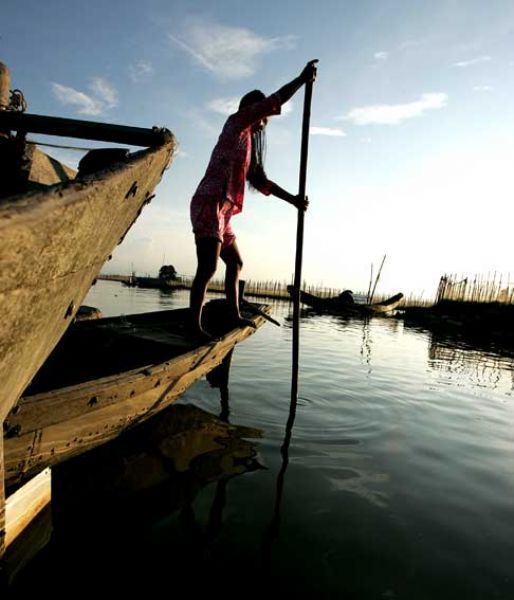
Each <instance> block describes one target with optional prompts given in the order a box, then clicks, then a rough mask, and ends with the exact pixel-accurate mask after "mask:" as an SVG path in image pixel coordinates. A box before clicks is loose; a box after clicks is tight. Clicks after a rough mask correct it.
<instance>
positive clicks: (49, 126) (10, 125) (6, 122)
mask: <svg viewBox="0 0 514 600" xmlns="http://www.w3.org/2000/svg"><path fill="white" fill-rule="evenodd" d="M0 131H21V132H25V133H29V132H30V133H42V134H45V135H58V136H62V137H69V138H80V139H86V140H97V141H101V142H113V143H116V144H128V145H130V146H143V147H155V146H162V145H163V144H165V143H166V142H168V141H170V140H172V139H173V134H172V133H171V132H170V131H169V130H168V129H164V128H158V127H154V128H152V129H145V128H143V127H128V126H126V125H113V124H110V123H97V122H95V121H80V120H78V119H63V118H61V117H46V116H42V115H31V114H28V113H21V112H14V111H0Z"/></svg>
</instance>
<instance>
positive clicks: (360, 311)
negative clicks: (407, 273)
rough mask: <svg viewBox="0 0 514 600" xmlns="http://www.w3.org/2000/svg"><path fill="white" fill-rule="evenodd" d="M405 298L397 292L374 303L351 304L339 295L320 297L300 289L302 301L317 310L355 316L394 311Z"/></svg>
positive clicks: (290, 289)
mask: <svg viewBox="0 0 514 600" xmlns="http://www.w3.org/2000/svg"><path fill="white" fill-rule="evenodd" d="M287 290H288V292H289V293H290V294H291V293H292V287H291V286H288V288H287ZM402 299H403V294H402V293H399V294H395V295H394V296H391V297H390V298H387V299H386V300H383V301H382V302H376V303H374V304H358V303H355V304H349V303H346V302H344V301H341V299H340V298H339V297H337V296H336V297H333V298H320V297H319V296H315V295H313V294H309V293H308V292H304V291H303V290H300V302H302V303H303V304H306V305H307V306H310V307H311V308H313V309H314V310H316V311H319V312H327V313H332V314H337V315H355V316H359V315H362V316H371V315H383V316H385V315H387V314H390V313H391V312H393V311H394V310H395V309H396V308H397V307H398V305H399V304H400V302H401V301H402Z"/></svg>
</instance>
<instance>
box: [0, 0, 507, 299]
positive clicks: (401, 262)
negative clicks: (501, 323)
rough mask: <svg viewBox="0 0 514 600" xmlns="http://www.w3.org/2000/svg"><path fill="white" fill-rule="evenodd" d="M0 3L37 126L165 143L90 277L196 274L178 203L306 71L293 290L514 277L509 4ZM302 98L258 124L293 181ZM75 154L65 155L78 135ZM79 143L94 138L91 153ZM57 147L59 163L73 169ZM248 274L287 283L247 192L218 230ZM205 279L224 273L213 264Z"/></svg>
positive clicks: (271, 206) (426, 285)
mask: <svg viewBox="0 0 514 600" xmlns="http://www.w3.org/2000/svg"><path fill="white" fill-rule="evenodd" d="M255 6H256V3H249V2H239V1H235V0H231V1H223V0H220V1H219V2H216V3H214V2H206V1H203V2H200V1H197V2H195V1H189V2H186V1H174V2H172V1H167V2H164V1H158V0H148V1H147V2H144V3H143V2H139V1H138V2H135V1H134V0H126V1H124V2H121V1H119V0H111V1H110V2H105V1H104V2H99V1H97V0H91V1H89V2H87V3H84V2H74V1H68V2H61V1H55V0H54V1H52V2H46V3H43V2H39V1H38V2H35V1H28V2H14V1H11V0H7V1H5V0H4V3H3V7H2V16H3V19H2V22H3V24H4V26H3V27H2V28H1V31H0V49H1V52H0V60H2V61H4V62H5V63H6V64H8V65H9V67H10V68H11V71H12V76H13V86H14V87H18V88H21V89H22V90H23V92H24V93H25V95H26V97H27V99H28V102H29V110H30V112H33V113H39V114H49V115H58V116H64V117H72V118H84V119H90V120H98V121H105V122H115V123H124V124H130V125H138V126H145V127H151V126H152V125H164V126H167V127H168V128H169V129H171V130H172V131H173V132H174V134H175V135H176V137H177V138H178V140H179V142H180V152H179V155H178V156H177V158H176V159H175V161H174V163H173V165H172V167H171V168H170V170H169V171H168V172H167V173H166V175H165V177H164V179H163V182H162V183H161V185H160V186H159V188H158V194H157V197H156V199H155V200H154V201H153V202H152V204H151V205H150V206H149V207H147V208H146V209H145V211H144V212H143V215H142V216H141V217H140V219H139V221H138V222H137V223H136V225H135V226H134V227H133V229H132V230H131V232H130V233H129V235H128V236H127V237H126V239H125V241H124V242H123V244H122V245H121V246H120V247H119V248H118V249H117V250H116V252H115V254H114V256H113V259H112V261H111V262H110V263H109V265H108V266H107V267H106V270H107V271H110V272H124V273H127V272H129V271H130V270H131V268H132V266H133V267H134V268H135V269H136V271H137V272H140V273H143V272H149V273H156V272H157V270H158V268H159V266H160V265H161V264H162V261H163V259H164V260H165V261H166V262H167V263H172V264H173V265H175V267H176V268H177V270H178V271H179V272H180V273H184V274H192V273H193V272H194V269H195V249H194V241H193V237H192V234H191V231H190V224H189V201H190V198H191V195H192V193H193V192H194V190H195V188H196V185H197V184H198V182H199V181H200V179H201V177H202V176H203V173H204V171H205V167H206V165H207V162H208V159H209V156H210V152H211V150H212V147H213V145H214V143H215V142H216V139H217V137H218V135H219V132H220V130H221V127H222V126H223V123H224V120H225V118H226V116H227V114H228V113H227V111H229V110H230V107H232V106H233V105H234V103H235V102H236V101H237V99H238V98H239V97H240V96H242V95H243V94H244V93H246V92H247V91H249V90H251V89H254V88H260V89H262V90H263V91H264V92H265V93H272V92H274V91H276V89H277V88H279V87H280V86H281V85H282V84H283V83H285V82H287V81H289V80H290V79H291V78H293V77H294V76H296V75H297V74H298V73H299V72H300V70H301V69H302V68H303V66H304V64H305V62H306V61H308V60H309V59H311V58H318V59H319V60H320V64H319V71H318V79H317V81H316V83H315V88H314V97H313V107H312V118H311V125H312V127H313V129H312V135H311V139H310V157H309V175H308V184H307V187H308V194H309V198H310V202H311V205H310V208H309V210H308V212H307V215H306V221H305V245H304V269H303V272H304V278H305V279H306V280H307V281H308V282H309V283H312V284H324V285H326V286H334V287H350V288H352V289H353V290H354V291H357V290H364V289H367V285H368V279H369V270H370V264H371V263H372V262H373V263H374V264H375V269H376V268H377V266H378V263H379V262H380V260H381V257H382V256H383V254H384V253H387V255H388V259H387V261H386V264H385V267H384V271H383V274H382V278H381V282H380V284H379V290H378V291H382V292H384V293H387V292H391V293H394V292H396V291H403V292H407V293H409V292H415V293H418V294H421V293H423V294H424V295H425V296H430V295H432V294H433V293H434V292H435V288H436V285H437V282H438V279H439V276H440V275H441V274H443V273H444V272H452V273H453V272H458V273H472V274H474V273H478V272H481V273H484V272H485V273H487V272H493V271H498V272H499V273H503V274H504V276H505V277H506V276H507V274H508V273H509V270H510V269H512V258H513V252H512V245H511V237H512V208H511V207H512V204H513V197H514V194H513V192H514V181H513V178H514V176H513V175H512V173H513V172H514V169H513V168H512V166H511V162H512V157H513V156H514V152H513V150H514V141H513V140H514V135H513V134H514V109H513V104H512V98H513V97H514V93H513V92H514V84H513V81H514V18H513V17H514V3H513V2H511V1H508V0H501V1H500V0H497V1H489V2H483V1H473V0H469V1H448V0H447V1H437V0H434V1H431V2H421V1H420V2H408V1H402V2H400V1H389V0H380V1H379V0H369V1H361V2H359V3H356V2H346V1H342V0H338V1H320V2H317V3H313V2H304V1H295V2H293V1H287V2H286V1H280V0H276V1H274V2H270V1H268V0H263V1H261V2H260V3H258V6H259V8H258V10H256V8H255ZM302 103H303V91H302V92H300V93H298V94H297V95H296V96H295V97H294V98H293V100H292V101H291V102H290V103H289V105H286V106H285V107H284V110H283V113H284V114H283V115H281V116H280V117H275V118H273V119H271V120H270V124H269V126H268V131H267V135H268V153H267V162H266V168H267V172H268V175H269V176H270V178H272V179H274V180H275V181H277V183H279V184H280V185H282V186H283V187H285V188H286V189H289V190H290V191H292V192H295V191H296V190H297V187H298V164H299V147H300V130H301V114H302ZM75 143H76V142H75ZM92 145H93V144H92ZM53 154H54V155H55V156H58V157H59V158H61V159H64V160H67V161H68V162H71V163H73V162H76V161H77V159H78V158H79V156H77V155H76V154H75V153H70V152H66V151H54V152H53ZM234 229H235V231H236V234H237V236H238V243H239V245H240V249H241V252H242V254H243V258H244V259H245V266H244V272H243V277H245V278H247V279H282V280H290V279H291V276H292V272H293V269H294V248H295V235H296V214H295V210H294V209H293V208H292V207H291V206H289V205H287V204H285V203H283V202H281V201H280V200H277V199H274V198H265V197H264V196H261V195H259V194H256V193H252V192H248V193H247V197H246V201H245V209H244V212H243V213H242V214H241V215H238V216H237V217H236V218H235V219H234ZM219 274H220V275H221V274H222V267H221V266H220V270H219Z"/></svg>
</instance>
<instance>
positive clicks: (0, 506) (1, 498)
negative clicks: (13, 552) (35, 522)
mask: <svg viewBox="0 0 514 600" xmlns="http://www.w3.org/2000/svg"><path fill="white" fill-rule="evenodd" d="M4 553H5V468H4V436H3V425H2V435H1V436H0V561H2V559H3V557H4ZM0 568H1V567H0Z"/></svg>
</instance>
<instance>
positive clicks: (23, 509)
mask: <svg viewBox="0 0 514 600" xmlns="http://www.w3.org/2000/svg"><path fill="white" fill-rule="evenodd" d="M51 497H52V492H51V473H50V469H48V468H47V469H45V470H44V471H42V472H41V473H39V474H38V475H36V476H35V477H33V478H32V479H31V480H30V481H28V482H27V483H26V484H25V485H24V486H23V487H21V488H20V489H19V490H16V492H14V494H11V496H9V498H8V499H7V501H6V511H5V515H6V516H5V523H6V526H5V530H6V537H5V546H6V548H8V547H9V546H10V545H11V544H12V542H14V540H15V539H16V538H17V537H18V536H19V535H20V534H21V533H22V532H23V531H24V530H25V528H26V527H27V526H28V525H29V523H31V521H32V520H33V519H34V518H35V517H37V515H38V514H39V513H40V512H41V511H42V510H43V509H44V508H45V506H46V505H47V504H48V503H49V502H50V500H51Z"/></svg>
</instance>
